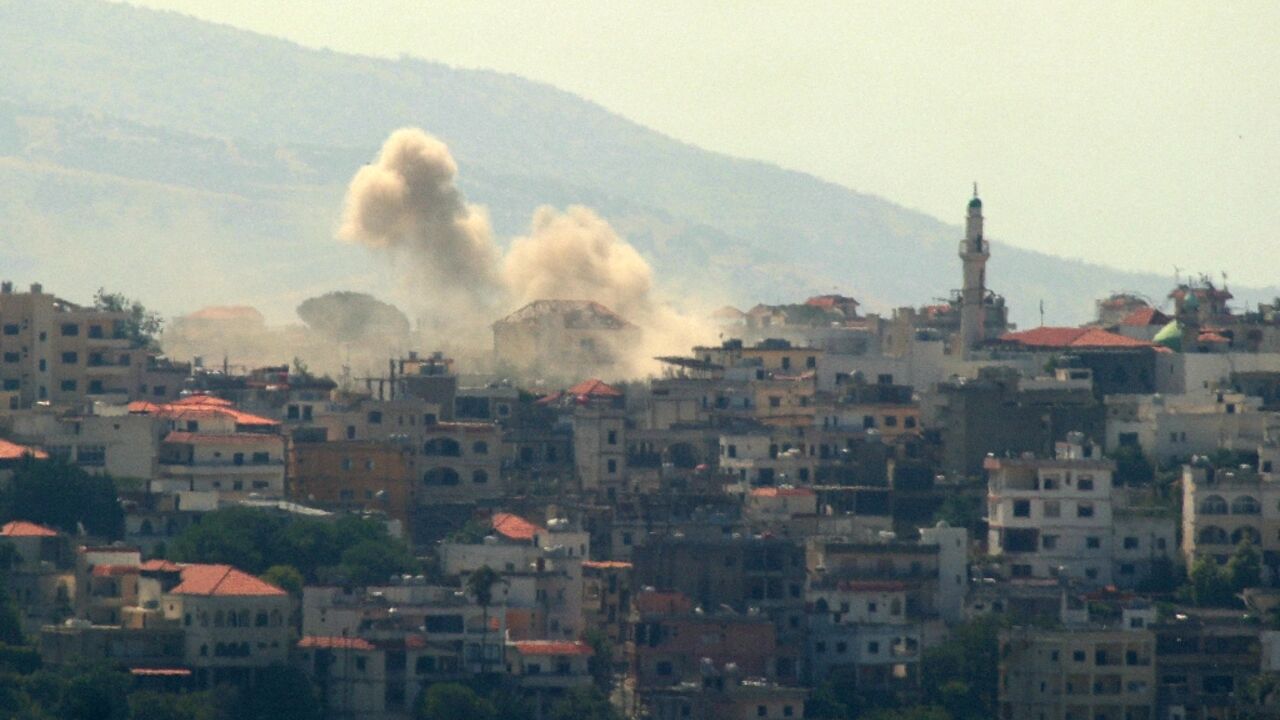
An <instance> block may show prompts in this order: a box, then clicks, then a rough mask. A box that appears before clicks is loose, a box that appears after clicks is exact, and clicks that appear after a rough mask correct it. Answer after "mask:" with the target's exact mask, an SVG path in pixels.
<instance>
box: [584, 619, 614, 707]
mask: <svg viewBox="0 0 1280 720" xmlns="http://www.w3.org/2000/svg"><path fill="white" fill-rule="evenodd" d="M585 639H586V642H587V644H588V645H590V646H591V659H590V660H588V661H587V669H588V670H589V671H590V672H591V679H592V680H593V681H594V682H595V684H596V687H597V688H598V689H599V690H600V691H601V692H605V693H607V692H610V691H611V690H612V689H613V643H612V642H610V641H609V636H608V635H606V634H605V633H604V631H602V630H600V629H599V628H592V629H590V630H588V631H587V634H586V638H585Z"/></svg>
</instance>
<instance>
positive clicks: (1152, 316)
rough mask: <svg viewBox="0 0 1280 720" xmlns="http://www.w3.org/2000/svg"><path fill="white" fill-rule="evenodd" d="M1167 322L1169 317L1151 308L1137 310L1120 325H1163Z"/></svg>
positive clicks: (1125, 317) (1126, 316)
mask: <svg viewBox="0 0 1280 720" xmlns="http://www.w3.org/2000/svg"><path fill="white" fill-rule="evenodd" d="M1168 322H1169V316H1168V315H1165V314H1164V313H1162V312H1160V311H1159V310H1157V309H1155V308H1153V307H1144V308H1138V309H1137V310H1134V311H1133V312H1131V313H1129V314H1128V315H1125V316H1124V319H1122V320H1121V321H1120V324H1121V325H1137V326H1141V325H1165V324H1167V323H1168Z"/></svg>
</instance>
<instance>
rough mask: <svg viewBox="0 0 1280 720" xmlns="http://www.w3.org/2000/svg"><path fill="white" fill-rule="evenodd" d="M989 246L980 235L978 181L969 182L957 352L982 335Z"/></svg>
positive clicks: (965, 353) (979, 340)
mask: <svg viewBox="0 0 1280 720" xmlns="http://www.w3.org/2000/svg"><path fill="white" fill-rule="evenodd" d="M989 257H991V249H990V247H989V246H988V245H987V241H986V240H984V239H983V238H982V201H981V200H979V199H978V184H977V183H974V184H973V199H972V200H970V201H969V214H968V216H967V217H966V218H965V224H964V240H962V241H961V242H960V261H961V263H962V264H963V265H964V285H963V286H962V287H963V288H964V289H963V290H961V291H960V343H961V347H960V353H961V355H962V356H968V354H969V351H971V350H973V349H974V348H975V347H977V346H978V345H979V344H981V343H982V341H983V339H984V338H985V337H986V333H985V328H984V327H983V325H984V324H985V320H986V318H985V317H984V315H985V314H986V309H985V308H984V307H983V303H984V302H985V300H986V295H987V258H989Z"/></svg>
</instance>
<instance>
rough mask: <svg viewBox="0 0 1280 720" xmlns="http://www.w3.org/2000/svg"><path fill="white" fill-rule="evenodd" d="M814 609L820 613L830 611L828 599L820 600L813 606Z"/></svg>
mask: <svg viewBox="0 0 1280 720" xmlns="http://www.w3.org/2000/svg"><path fill="white" fill-rule="evenodd" d="M813 608H814V609H815V610H817V611H818V612H820V613H824V612H827V611H828V610H829V609H830V606H828V605H827V599H826V598H818V602H816V603H814V604H813Z"/></svg>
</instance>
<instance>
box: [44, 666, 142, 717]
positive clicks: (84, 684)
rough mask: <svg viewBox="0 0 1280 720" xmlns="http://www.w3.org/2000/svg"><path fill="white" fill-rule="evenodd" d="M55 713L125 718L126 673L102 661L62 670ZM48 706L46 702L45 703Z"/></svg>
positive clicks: (128, 682) (58, 714) (66, 715)
mask: <svg viewBox="0 0 1280 720" xmlns="http://www.w3.org/2000/svg"><path fill="white" fill-rule="evenodd" d="M62 674H63V677H62V678H61V679H62V680H63V682H62V683H61V687H60V693H59V694H60V697H59V699H58V702H57V704H56V706H54V707H56V713H55V714H56V715H57V716H58V717H60V718H66V719H67V720H72V719H74V720H128V717H129V688H130V686H131V685H132V682H131V680H130V678H129V676H128V675H126V674H124V673H122V672H120V671H118V670H115V669H114V668H109V667H106V666H104V665H86V666H80V667H76V668H72V669H69V670H64V671H62ZM45 707H46V709H48V707H49V706H48V705H46V706H45Z"/></svg>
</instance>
